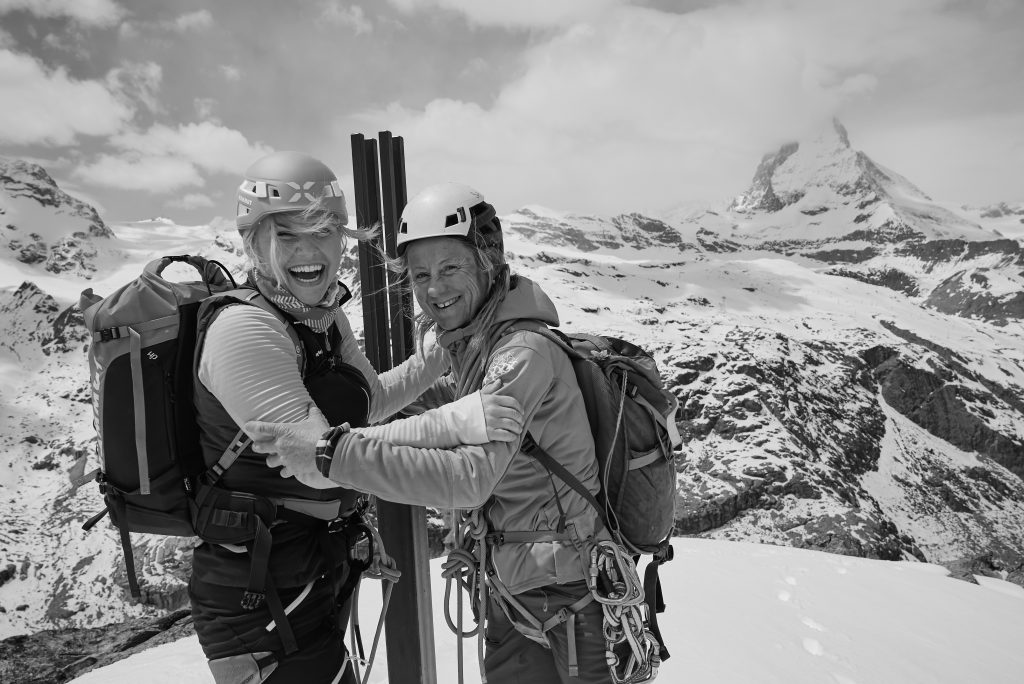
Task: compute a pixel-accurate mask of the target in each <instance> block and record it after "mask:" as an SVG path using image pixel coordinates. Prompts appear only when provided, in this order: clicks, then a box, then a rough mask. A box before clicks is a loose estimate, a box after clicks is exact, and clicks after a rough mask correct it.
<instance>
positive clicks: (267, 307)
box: [222, 287, 306, 375]
mask: <svg viewBox="0 0 1024 684" xmlns="http://www.w3.org/2000/svg"><path fill="white" fill-rule="evenodd" d="M222 295H224V296H228V297H231V298H232V299H235V300H237V301H239V302H245V303H246V304H252V305H254V306H258V307H259V308H261V309H263V310H264V311H266V312H267V313H270V314H273V315H274V317H275V318H277V319H278V320H279V321H281V322H282V323H284V324H285V325H284V329H285V332H287V333H288V337H289V339H291V341H292V346H293V347H295V357H296V359H297V360H298V362H299V369H300V372H302V374H303V375H305V371H306V348H305V345H304V344H302V339H301V338H300V337H299V333H298V331H296V330H295V323H294V321H293V320H292V317H291V316H289V315H288V314H286V313H285V312H284V311H281V309H279V308H277V307H276V306H274V303H273V302H271V301H270V300H269V299H267V298H266V297H264V296H263V294H262V293H260V291H259V290H257V289H256V288H250V287H241V288H238V289H237V290H231V291H230V292H224V293H222Z"/></svg>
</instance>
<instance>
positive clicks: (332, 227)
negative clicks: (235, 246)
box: [242, 198, 379, 286]
mask: <svg viewBox="0 0 1024 684" xmlns="http://www.w3.org/2000/svg"><path fill="white" fill-rule="evenodd" d="M275 226H281V227H283V228H287V229H288V230H290V231H292V232H294V233H297V234H299V235H308V234H312V233H320V234H326V233H336V234H337V235H338V239H340V240H341V244H342V248H344V247H345V244H346V242H347V240H348V238H353V239H355V240H369V239H372V238H374V237H375V236H376V235H377V233H378V230H379V225H377V226H372V227H370V228H364V229H359V228H349V227H347V226H346V225H345V224H344V223H342V220H341V217H340V216H339V215H338V214H337V213H335V212H333V211H331V210H329V209H328V208H327V204H326V202H325V201H324V200H323V199H322V198H321V199H317V200H315V201H314V202H313V203H311V204H309V205H308V206H306V207H305V208H304V209H302V210H296V211H283V212H278V213H275V214H267V215H266V216H264V217H263V218H261V219H260V220H259V222H258V223H257V224H256V225H255V226H253V227H252V228H250V229H249V230H246V231H243V232H242V250H243V251H244V252H245V257H246V259H248V261H249V265H250V267H251V268H254V269H256V270H257V271H258V272H260V273H262V274H267V273H268V272H269V273H270V274H271V275H272V276H273V278H274V281H275V283H276V284H277V285H278V286H281V285H282V284H283V283H284V282H285V273H284V272H283V271H282V270H281V267H280V266H279V265H278V260H277V253H278V250H279V249H280V248H281V247H280V241H279V239H278V237H277V232H276V231H275V230H273V229H274V227H275ZM263 230H269V231H270V250H269V254H260V250H259V248H258V247H257V243H258V237H259V234H260V231H263Z"/></svg>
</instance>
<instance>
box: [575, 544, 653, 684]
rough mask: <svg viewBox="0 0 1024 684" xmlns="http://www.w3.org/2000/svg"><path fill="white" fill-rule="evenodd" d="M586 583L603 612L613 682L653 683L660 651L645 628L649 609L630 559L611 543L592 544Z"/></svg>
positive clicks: (627, 683) (607, 655) (631, 683)
mask: <svg viewBox="0 0 1024 684" xmlns="http://www.w3.org/2000/svg"><path fill="white" fill-rule="evenodd" d="M588 584H589V586H590V591H591V594H592V595H593V596H594V599H595V600H596V601H597V602H598V603H600V604H601V606H602V608H603V610H604V638H605V644H606V646H607V650H606V652H605V656H606V658H607V660H608V669H609V670H610V672H611V675H612V680H613V681H614V682H615V684H639V683H640V682H651V681H654V678H655V677H657V676H658V667H659V665H661V655H660V650H661V648H660V645H659V643H658V640H657V639H656V638H655V636H654V634H653V633H652V632H651V630H650V629H648V628H647V627H646V625H647V623H648V619H647V611H648V607H647V604H646V603H644V588H643V586H642V585H641V584H640V578H639V576H638V575H637V570H636V565H635V564H634V563H633V559H632V558H631V557H629V556H627V555H626V554H625V553H624V552H623V550H622V548H621V547H620V546H619V545H618V544H616V543H614V542H610V541H599V542H596V543H594V545H593V546H592V547H591V550H590V576H589V580H588Z"/></svg>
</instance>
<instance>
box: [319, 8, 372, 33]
mask: <svg viewBox="0 0 1024 684" xmlns="http://www.w3.org/2000/svg"><path fill="white" fill-rule="evenodd" d="M320 16H321V18H323V19H324V20H325V21H329V22H331V23H333V24H337V25H339V26H347V27H348V28H351V29H352V30H353V31H354V32H355V34H356V35H357V36H358V35H362V34H364V33H372V32H373V24H371V23H370V20H369V19H367V18H366V12H364V11H363V8H362V7H360V6H359V5H350V6H349V5H346V4H344V3H342V2H341V1H340V0H325V1H324V2H323V3H322V5H321V12H320Z"/></svg>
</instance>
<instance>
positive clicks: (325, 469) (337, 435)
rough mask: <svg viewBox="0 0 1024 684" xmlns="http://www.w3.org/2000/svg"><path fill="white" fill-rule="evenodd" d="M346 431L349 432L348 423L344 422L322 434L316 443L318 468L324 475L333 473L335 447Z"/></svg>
mask: <svg viewBox="0 0 1024 684" xmlns="http://www.w3.org/2000/svg"><path fill="white" fill-rule="evenodd" d="M346 432H348V423H342V424H341V425H338V426H335V427H332V428H331V429H330V430H328V431H327V432H325V433H324V434H322V435H320V439H319V441H317V443H316V469H317V470H319V471H320V474H321V475H323V476H324V477H330V475H331V462H332V461H333V460H334V449H335V447H337V446H338V440H339V439H341V436H342V435H343V434H345V433H346Z"/></svg>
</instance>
